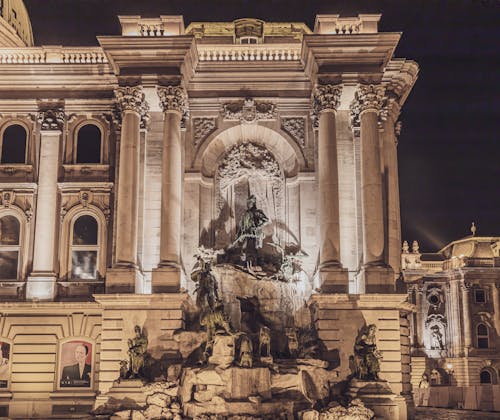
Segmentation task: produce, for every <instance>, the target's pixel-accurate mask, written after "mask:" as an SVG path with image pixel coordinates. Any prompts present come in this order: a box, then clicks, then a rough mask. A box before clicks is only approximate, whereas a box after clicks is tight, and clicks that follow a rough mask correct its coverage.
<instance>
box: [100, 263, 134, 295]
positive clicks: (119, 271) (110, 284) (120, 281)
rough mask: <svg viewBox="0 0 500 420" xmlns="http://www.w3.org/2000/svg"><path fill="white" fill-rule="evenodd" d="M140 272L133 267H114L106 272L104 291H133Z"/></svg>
mask: <svg viewBox="0 0 500 420" xmlns="http://www.w3.org/2000/svg"><path fill="white" fill-rule="evenodd" d="M141 281H142V273H141V272H140V271H139V270H138V269H137V268H134V267H123V268H122V267H114V268H110V269H108V271H107V272H106V293H134V291H135V287H136V284H138V283H140V282H141Z"/></svg>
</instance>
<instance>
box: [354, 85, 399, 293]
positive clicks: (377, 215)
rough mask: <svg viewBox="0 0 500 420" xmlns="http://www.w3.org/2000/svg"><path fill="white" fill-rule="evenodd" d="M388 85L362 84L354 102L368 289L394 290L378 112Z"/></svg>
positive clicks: (377, 291) (364, 264)
mask: <svg viewBox="0 0 500 420" xmlns="http://www.w3.org/2000/svg"><path fill="white" fill-rule="evenodd" d="M383 98H384V88H383V87H382V86H380V85H360V86H359V88H358V90H357V91H356V93H355V97H354V101H353V103H352V104H351V113H352V114H354V115H356V114H357V115H359V120H360V143H361V208H362V211H361V215H362V221H363V278H364V285H365V291H366V292H367V293H380V292H382V293H388V292H392V291H394V272H393V271H392V269H390V267H388V266H387V265H386V264H385V261H384V245H385V232H384V213H383V200H382V172H381V168H380V143H379V132H378V116H379V111H380V109H381V107H382V104H383Z"/></svg>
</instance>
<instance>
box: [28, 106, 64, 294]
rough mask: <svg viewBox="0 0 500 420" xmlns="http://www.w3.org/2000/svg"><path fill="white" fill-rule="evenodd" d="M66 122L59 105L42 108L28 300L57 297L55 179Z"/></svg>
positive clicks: (39, 116) (40, 113) (56, 201)
mask: <svg viewBox="0 0 500 420" xmlns="http://www.w3.org/2000/svg"><path fill="white" fill-rule="evenodd" d="M65 121H66V116H65V114H64V110H63V107H62V106H61V105H60V104H57V105H52V104H47V105H42V106H41V109H40V112H39V114H38V122H39V123H40V161H39V171H38V191H37V198H36V211H35V236H34V238H35V242H34V250H33V270H32V272H31V274H30V275H29V277H28V282H27V285H26V298H27V299H38V300H52V299H54V297H55V294H56V280H57V274H56V245H57V244H56V232H57V221H58V211H57V203H58V194H57V177H58V170H59V164H60V148H61V136H62V132H63V128H64V123H65Z"/></svg>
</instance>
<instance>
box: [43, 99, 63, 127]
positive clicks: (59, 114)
mask: <svg viewBox="0 0 500 420" xmlns="http://www.w3.org/2000/svg"><path fill="white" fill-rule="evenodd" d="M37 120H38V122H39V123H40V129H41V130H42V131H62V129H63V127H64V123H65V121H66V114H65V113H64V108H63V106H60V105H58V106H55V107H51V108H44V109H40V111H39V112H38V116H37Z"/></svg>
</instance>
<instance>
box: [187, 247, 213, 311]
mask: <svg viewBox="0 0 500 420" xmlns="http://www.w3.org/2000/svg"><path fill="white" fill-rule="evenodd" d="M197 258H198V267H199V268H198V269H197V270H195V271H193V272H192V273H191V280H193V281H194V282H195V283H196V289H195V293H196V305H197V306H198V308H200V309H202V310H204V309H205V308H207V307H208V308H210V310H211V311H214V310H215V306H216V303H217V302H218V301H219V286H218V284H217V280H216V278H215V277H214V275H213V274H212V264H211V262H210V261H204V260H203V258H201V257H200V256H198V257H197Z"/></svg>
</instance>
